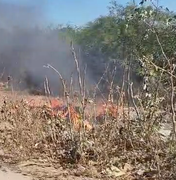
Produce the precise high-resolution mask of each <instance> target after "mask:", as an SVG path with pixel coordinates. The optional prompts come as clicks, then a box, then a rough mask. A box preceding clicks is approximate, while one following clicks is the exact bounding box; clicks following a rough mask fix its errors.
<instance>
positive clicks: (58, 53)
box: [0, 2, 92, 93]
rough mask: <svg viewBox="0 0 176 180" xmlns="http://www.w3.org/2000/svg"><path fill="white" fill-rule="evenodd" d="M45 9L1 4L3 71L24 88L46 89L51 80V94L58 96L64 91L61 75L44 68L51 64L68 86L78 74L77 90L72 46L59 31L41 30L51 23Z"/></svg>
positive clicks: (74, 81)
mask: <svg viewBox="0 0 176 180" xmlns="http://www.w3.org/2000/svg"><path fill="white" fill-rule="evenodd" d="M44 9H45V8H44V7H42V3H41V4H38V3H36V4H32V5H29V4H28V5H20V4H10V3H3V2H0V72H3V71H4V72H5V75H6V76H9V75H10V76H12V77H13V79H17V80H18V83H16V85H18V87H20V88H30V86H35V87H36V88H43V82H44V79H45V77H47V78H48V80H49V83H50V88H51V91H53V92H55V93H57V92H59V90H60V91H61V89H62V88H61V81H60V80H59V77H58V75H57V74H56V73H55V72H54V71H53V70H51V69H47V68H44V65H47V64H51V65H52V66H53V67H55V68H56V69H57V70H58V71H59V72H60V73H61V74H62V76H63V78H64V79H65V80H66V81H67V83H69V81H70V78H71V76H72V75H73V74H74V76H73V85H74V88H75V89H77V88H78V83H77V76H76V69H75V63H74V59H73V57H72V54H71V51H70V45H69V43H66V41H64V40H63V39H62V38H60V37H59V33H58V29H53V30H50V31H45V30H42V29H41V28H38V27H42V26H43V24H45V23H47V18H46V17H45V13H44V12H45V11H44ZM37 26H38V27H37ZM79 60H81V58H80V59H79ZM81 66H83V62H81ZM87 77H88V75H87ZM88 80H89V81H88V82H87V83H88V84H91V83H92V82H91V80H90V78H88Z"/></svg>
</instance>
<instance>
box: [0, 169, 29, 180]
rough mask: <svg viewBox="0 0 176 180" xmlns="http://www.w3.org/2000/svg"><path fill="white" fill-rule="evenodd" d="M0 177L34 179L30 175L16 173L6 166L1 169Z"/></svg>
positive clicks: (18, 179) (23, 179)
mask: <svg viewBox="0 0 176 180" xmlns="http://www.w3.org/2000/svg"><path fill="white" fill-rule="evenodd" d="M0 179H2V180H32V178H30V177H28V176H24V175H22V174H20V173H15V172H13V171H11V170H10V169H8V168H5V167H3V168H1V169H0Z"/></svg>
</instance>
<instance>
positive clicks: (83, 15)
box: [1, 0, 176, 26]
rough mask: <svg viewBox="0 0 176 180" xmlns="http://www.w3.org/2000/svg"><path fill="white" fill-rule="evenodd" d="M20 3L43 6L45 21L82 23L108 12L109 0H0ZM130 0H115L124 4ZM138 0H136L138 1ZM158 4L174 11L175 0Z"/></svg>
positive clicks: (162, 0) (55, 23)
mask: <svg viewBox="0 0 176 180" xmlns="http://www.w3.org/2000/svg"><path fill="white" fill-rule="evenodd" d="M2 1H3V2H6V3H11V4H12V3H13V4H20V5H24V6H32V5H35V6H36V5H37V6H38V7H41V8H43V10H44V12H45V13H44V14H45V18H46V20H47V23H49V24H53V25H57V24H72V25H77V26H80V25H84V24H86V23H87V22H89V21H92V20H94V19H96V18H98V17H99V16H101V15H106V14H108V9H107V6H109V2H110V0H1V2H2ZM131 1H132V0H117V2H118V3H119V4H122V5H125V4H127V2H131ZM139 2H140V0H136V3H139ZM159 4H160V5H162V6H164V7H168V8H169V9H170V10H172V11H176V1H175V0H159Z"/></svg>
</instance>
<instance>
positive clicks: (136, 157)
mask: <svg viewBox="0 0 176 180" xmlns="http://www.w3.org/2000/svg"><path fill="white" fill-rule="evenodd" d="M6 96H8V95H7V94H6ZM12 96H13V95H12ZM16 97H17V96H16ZM26 98H27V96H26ZM23 99H24V97H23V98H21V99H20V98H16V99H15V100H14V101H9V100H5V101H4V102H3V103H2V106H1V112H0V122H1V124H0V148H1V149H2V151H3V152H5V155H3V160H4V161H5V162H9V163H19V162H21V161H27V160H30V159H45V160H47V161H48V162H50V163H52V166H54V167H55V168H60V165H61V166H62V167H64V168H69V169H74V168H75V167H78V166H79V165H81V166H82V167H84V168H82V170H80V172H79V173H78V172H76V173H78V174H79V176H80V175H82V176H89V177H94V178H96V177H99V178H100V177H101V178H110V177H112V178H113V177H114V178H118V179H175V178H176V174H175V167H174V164H175V163H176V158H175V150H176V149H175V145H173V144H172V143H171V140H169V141H167V140H163V139H162V138H161V136H160V134H159V133H158V131H156V130H154V131H152V132H150V133H149V132H148V131H147V130H146V129H145V126H143V128H142V127H141V126H140V123H139V122H138V120H137V119H136V117H132V116H129V115H128V113H127V111H126V110H124V109H120V111H118V109H117V106H115V105H114V106H113V105H112V104H109V106H105V107H104V106H103V105H102V104H101V106H100V104H98V107H97V109H96V112H98V114H96V118H95V114H94V113H90V112H93V110H92V111H91V108H95V107H93V105H89V107H88V109H87V115H86V120H87V122H89V125H91V127H92V128H90V129H80V128H75V127H76V125H77V124H79V122H80V121H79V120H80V119H79V118H81V113H80V112H79V111H78V110H76V107H75V106H72V108H73V111H72V113H73V114H74V115H75V116H74V118H72V120H74V121H72V126H71V128H72V131H70V124H69V119H68V115H66V112H63V113H65V114H62V116H61V114H60V113H61V111H64V110H61V109H59V106H60V108H61V107H62V106H63V104H64V102H62V103H60V105H59V104H58V103H59V101H57V100H55V101H54V100H53V101H52V100H51V102H55V105H57V106H54V105H53V104H49V103H48V101H47V99H45V100H44V98H43V97H42V98H41V97H40V98H38V99H37V98H36V97H35V98H34V97H33V98H32V99H35V101H34V100H33V102H35V103H34V104H33V103H32V104H31V103H27V101H28V102H32V101H30V98H29V97H28V99H27V100H26V99H24V100H23ZM39 102H40V103H39ZM46 102H47V103H46ZM49 105H52V106H49ZM55 107H57V108H58V109H57V111H56V109H54V108H55ZM107 107H109V109H108V108H107ZM124 111H125V112H124ZM56 112H60V113H57V114H56ZM88 112H89V113H88ZM123 112H124V113H123ZM115 114H116V116H115ZM100 120H101V123H96V122H97V121H100ZM75 122H76V124H75ZM144 125H145V123H144ZM92 168H94V173H93V174H92V173H91V171H92ZM78 169H79V168H78ZM89 170H90V171H89ZM72 172H74V173H75V171H72ZM70 173H71V172H70Z"/></svg>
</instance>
